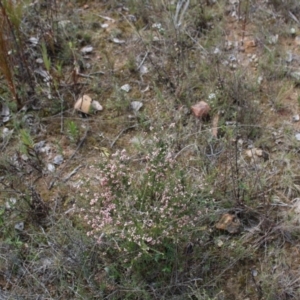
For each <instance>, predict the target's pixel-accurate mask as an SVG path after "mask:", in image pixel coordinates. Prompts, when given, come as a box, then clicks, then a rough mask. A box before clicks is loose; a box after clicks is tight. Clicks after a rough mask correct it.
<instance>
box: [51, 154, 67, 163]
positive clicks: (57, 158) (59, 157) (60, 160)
mask: <svg viewBox="0 0 300 300" xmlns="http://www.w3.org/2000/svg"><path fill="white" fill-rule="evenodd" d="M63 161H64V158H63V156H62V155H60V154H59V155H56V156H55V157H54V158H53V163H54V164H55V165H61V164H62V163H63Z"/></svg>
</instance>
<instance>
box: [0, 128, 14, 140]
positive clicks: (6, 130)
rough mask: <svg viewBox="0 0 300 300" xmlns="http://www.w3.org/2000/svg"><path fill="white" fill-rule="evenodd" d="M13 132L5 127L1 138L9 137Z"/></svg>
mask: <svg viewBox="0 0 300 300" xmlns="http://www.w3.org/2000/svg"><path fill="white" fill-rule="evenodd" d="M13 132H14V130H13V129H12V130H9V129H8V128H7V127H4V128H3V130H2V138H3V139H5V138H6V137H7V136H10V135H11V134H12V133H13Z"/></svg>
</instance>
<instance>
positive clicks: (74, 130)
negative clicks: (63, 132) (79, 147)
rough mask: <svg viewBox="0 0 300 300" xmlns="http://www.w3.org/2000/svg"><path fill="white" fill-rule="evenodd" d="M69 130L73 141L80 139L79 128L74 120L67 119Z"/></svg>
mask: <svg viewBox="0 0 300 300" xmlns="http://www.w3.org/2000/svg"><path fill="white" fill-rule="evenodd" d="M66 125H67V132H68V136H69V139H70V140H71V142H72V143H77V142H78V140H79V129H78V126H77V124H76V123H75V122H74V121H71V120H70V121H69V120H68V121H67V124H66Z"/></svg>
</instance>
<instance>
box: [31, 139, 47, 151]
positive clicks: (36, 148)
mask: <svg viewBox="0 0 300 300" xmlns="http://www.w3.org/2000/svg"><path fill="white" fill-rule="evenodd" d="M45 144H46V141H40V142H38V143H36V144H35V145H34V150H35V151H36V152H42V151H41V149H42V148H43V147H44V146H45Z"/></svg>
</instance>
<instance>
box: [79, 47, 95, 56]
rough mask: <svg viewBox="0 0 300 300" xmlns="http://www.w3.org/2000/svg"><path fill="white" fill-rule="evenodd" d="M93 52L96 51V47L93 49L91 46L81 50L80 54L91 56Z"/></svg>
mask: <svg viewBox="0 0 300 300" xmlns="http://www.w3.org/2000/svg"><path fill="white" fill-rule="evenodd" d="M93 50H94V47H92V46H90V45H89V46H85V47H83V48H81V49H80V52H81V53H82V54H89V53H92V52H93Z"/></svg>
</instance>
